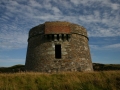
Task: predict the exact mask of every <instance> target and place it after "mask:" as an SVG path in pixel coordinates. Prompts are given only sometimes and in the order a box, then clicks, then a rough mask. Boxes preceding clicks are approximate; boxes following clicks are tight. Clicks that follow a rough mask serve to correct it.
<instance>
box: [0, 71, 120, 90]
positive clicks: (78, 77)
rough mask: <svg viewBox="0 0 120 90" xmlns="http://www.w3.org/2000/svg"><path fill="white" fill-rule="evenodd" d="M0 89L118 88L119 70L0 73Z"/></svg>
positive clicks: (73, 89) (71, 89)
mask: <svg viewBox="0 0 120 90" xmlns="http://www.w3.org/2000/svg"><path fill="white" fill-rule="evenodd" d="M0 90H120V71H119V70H118V71H99V72H96V71H95V72H61V73H51V74H50V73H49V74H48V73H35V72H29V73H28V72H26V73H25V72H21V73H0Z"/></svg>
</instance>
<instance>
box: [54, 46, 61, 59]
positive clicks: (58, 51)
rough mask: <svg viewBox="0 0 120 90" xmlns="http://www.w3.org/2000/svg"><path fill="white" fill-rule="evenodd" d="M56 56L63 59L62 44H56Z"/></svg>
mask: <svg viewBox="0 0 120 90" xmlns="http://www.w3.org/2000/svg"><path fill="white" fill-rule="evenodd" d="M55 58H56V59H61V45H60V44H56V45H55Z"/></svg>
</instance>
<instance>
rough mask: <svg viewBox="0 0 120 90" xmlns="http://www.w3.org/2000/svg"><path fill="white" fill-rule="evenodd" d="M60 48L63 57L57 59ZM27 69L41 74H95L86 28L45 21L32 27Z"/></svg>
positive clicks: (66, 23)
mask: <svg viewBox="0 0 120 90" xmlns="http://www.w3.org/2000/svg"><path fill="white" fill-rule="evenodd" d="M50 27H51V28H50ZM59 27H60V29H58V28H59ZM62 27H64V30H61V29H62ZM66 27H69V30H68V28H66ZM49 28H50V29H49ZM50 30H51V31H52V32H51V33H50ZM60 30H61V32H60ZM66 32H67V33H66ZM56 45H61V58H56V57H55V54H56V52H55V47H56ZM25 68H26V70H27V71H38V72H58V71H93V67H92V61H91V55H90V49H89V45H88V37H87V31H86V29H85V28H84V27H82V26H79V25H77V24H73V23H69V22H61V21H56V22H45V23H44V24H40V25H38V26H36V27H34V28H32V29H31V30H30V32H29V38H28V49H27V56H26V63H25Z"/></svg>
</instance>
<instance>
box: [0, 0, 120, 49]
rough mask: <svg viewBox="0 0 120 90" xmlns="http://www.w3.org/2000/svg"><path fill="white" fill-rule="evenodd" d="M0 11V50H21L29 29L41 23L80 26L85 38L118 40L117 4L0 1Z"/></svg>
mask: <svg viewBox="0 0 120 90" xmlns="http://www.w3.org/2000/svg"><path fill="white" fill-rule="evenodd" d="M0 8H1V10H0V49H19V48H25V47H26V46H27V38H28V32H29V30H30V28H32V27H34V26H36V25H38V24H40V23H44V22H45V21H56V20H60V21H69V22H73V23H76V24H79V25H82V26H84V27H85V28H86V29H87V31H88V35H89V37H117V36H120V1H119V0H0ZM114 46H116V47H119V43H117V44H114V45H111V46H107V47H106V48H108V47H109V48H112V47H114Z"/></svg>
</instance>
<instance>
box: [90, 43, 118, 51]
mask: <svg viewBox="0 0 120 90" xmlns="http://www.w3.org/2000/svg"><path fill="white" fill-rule="evenodd" d="M90 48H91V49H92V50H113V49H116V50H119V49H120V43H117V44H111V45H102V46H99V45H90Z"/></svg>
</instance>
